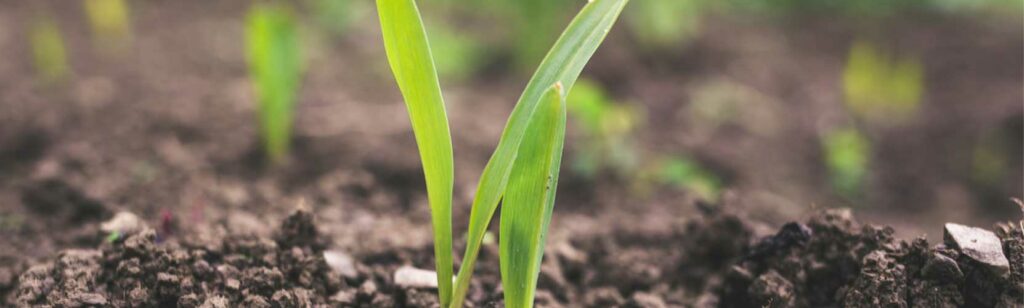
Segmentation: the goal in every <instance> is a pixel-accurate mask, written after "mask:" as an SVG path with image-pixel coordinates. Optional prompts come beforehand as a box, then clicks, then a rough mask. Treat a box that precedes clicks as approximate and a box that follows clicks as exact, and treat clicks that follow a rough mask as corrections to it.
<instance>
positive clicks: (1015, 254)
mask: <svg viewBox="0 0 1024 308" xmlns="http://www.w3.org/2000/svg"><path fill="white" fill-rule="evenodd" d="M698 207H699V208H700V213H701V217H697V218H695V219H692V220H689V221H686V222H681V223H680V224H679V225H677V227H676V228H674V229H673V230H672V231H670V232H665V233H656V232H655V233H652V232H629V231H626V232H612V233H611V234H613V235H612V236H589V237H582V238H577V239H574V240H571V241H566V242H559V243H553V245H551V246H550V247H548V251H547V254H546V256H545V259H544V263H543V266H542V269H541V274H540V280H539V290H538V293H537V305H538V306H539V307H1020V306H1021V305H1024V233H1022V229H1021V224H1024V221H1022V222H1017V223H1005V224H999V225H997V226H995V227H994V230H995V232H994V233H991V232H990V231H987V230H982V229H972V232H978V234H982V235H984V234H987V235H991V236H992V237H993V238H995V237H996V236H998V239H999V241H998V242H996V246H995V247H994V248H995V249H996V250H994V251H992V250H989V251H985V249H986V248H993V247H980V248H978V247H971V246H970V245H971V244H964V243H962V242H958V241H957V240H956V239H955V236H953V235H951V234H949V233H947V234H946V239H945V240H944V241H943V242H942V243H938V244H934V245H929V243H928V242H927V241H926V240H925V239H924V238H918V239H914V240H910V241H906V240H901V239H897V238H895V237H894V236H893V233H894V231H893V229H892V228H890V227H885V226H877V225H871V224H860V223H858V222H857V221H856V220H854V218H853V217H852V214H851V211H849V210H844V209H835V210H825V211H822V212H819V213H817V214H816V215H814V216H813V217H811V218H809V219H807V220H806V221H804V222H790V223H787V224H785V225H783V226H782V227H780V228H778V230H777V232H775V233H774V234H768V235H765V236H759V235H758V233H759V232H758V231H757V230H759V229H761V230H763V229H764V226H763V225H762V224H760V223H758V222H756V221H754V220H750V219H747V218H744V217H743V216H741V215H737V214H734V213H730V212H729V211H728V208H723V207H721V206H710V205H706V204H700V205H698ZM316 220H317V219H316V218H315V217H314V216H313V215H312V214H311V213H310V212H309V211H307V210H303V209H299V210H296V211H295V212H294V213H293V214H291V215H290V216H288V217H287V218H285V219H284V220H283V221H282V222H280V224H279V226H278V227H277V228H276V230H274V231H273V232H272V235H271V236H269V237H259V236H245V235H233V234H227V235H225V236H217V237H202V236H199V237H196V236H192V235H179V237H180V238H181V240H175V241H170V240H167V234H165V232H167V229H164V230H160V228H157V229H152V228H147V227H140V228H135V229H137V230H136V231H135V233H134V234H122V235H119V236H114V237H108V238H107V239H106V240H105V241H104V242H103V243H102V244H101V245H99V247H96V248H94V249H69V250H64V251H62V252H60V253H59V254H57V256H56V257H55V258H53V259H52V260H49V261H47V262H44V263H41V264H37V265H33V266H31V267H29V268H28V269H27V270H24V271H23V272H21V274H20V275H18V277H17V279H14V280H13V281H10V280H9V281H7V284H6V285H4V287H5V288H4V289H3V290H5V293H7V294H6V303H7V304H9V305H12V306H19V307H30V306H31V307H38V306H48V307H238V306H243V307H435V306H437V305H438V303H437V297H436V295H435V293H434V292H436V290H435V289H432V288H430V287H423V286H412V285H402V284H399V283H396V279H397V278H396V277H395V274H394V273H395V271H396V270H397V269H398V268H399V267H401V266H408V265H410V264H417V263H423V262H424V261H426V262H427V263H428V264H429V262H430V258H431V249H430V247H422V249H412V250H392V251H386V252H383V253H377V254H367V255H358V256H349V255H347V254H345V253H344V252H341V251H337V250H331V249H329V247H328V245H327V244H326V243H327V242H328V240H327V239H326V238H324V236H323V235H322V233H321V232H319V231H318V227H317V225H316ZM949 228H951V227H950V226H947V229H949ZM129 229H131V228H129ZM762 233H763V232H762ZM993 234H994V235H993ZM971 235H974V234H967V236H971ZM971 249H974V250H971ZM979 250H980V251H982V252H985V253H990V254H991V255H998V257H1002V258H1005V259H1002V262H1003V263H1001V265H1000V264H999V262H994V263H993V262H990V260H987V259H984V258H982V259H978V258H975V256H977V255H978V251H979ZM496 252H497V248H496V247H495V245H494V244H493V243H491V244H487V245H485V246H484V248H483V251H482V253H481V259H480V261H481V262H480V265H479V267H478V273H477V275H476V276H475V281H474V283H473V287H472V291H471V292H470V294H469V299H470V301H471V302H472V306H475V307H501V306H503V305H502V302H501V289H500V276H499V275H498V273H497V272H496V271H495V270H494V269H496V268H497V267H498V265H497V261H498V260H497V258H496ZM325 255H328V256H329V257H325ZM339 256H340V258H339ZM328 259H330V260H331V261H330V262H328ZM1007 259H1008V260H1009V261H1008V262H1007ZM12 271H13V269H12V265H11V264H10V263H5V265H4V272H2V273H3V274H4V275H11V273H12ZM8 279H9V277H8Z"/></svg>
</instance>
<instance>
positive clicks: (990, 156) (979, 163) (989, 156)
mask: <svg viewBox="0 0 1024 308" xmlns="http://www.w3.org/2000/svg"><path fill="white" fill-rule="evenodd" d="M1007 139H1008V138H1007V137H1006V136H1003V135H1002V134H1000V133H998V132H995V133H988V134H985V135H982V136H981V138H979V140H978V141H977V143H975V145H974V148H973V149H972V150H971V178H972V179H973V180H974V181H976V182H978V183H981V184H984V185H997V184H998V183H1000V181H1003V179H1005V178H1006V175H1007V172H1008V170H1010V169H1011V167H1010V160H1009V158H1008V157H1007V156H1010V155H1007V154H1006V153H1008V152H1010V150H1009V149H1010V148H1011V147H1010V145H1008V144H1007V143H1008V142H1006V140H1007Z"/></svg>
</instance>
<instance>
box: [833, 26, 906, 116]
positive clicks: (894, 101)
mask: <svg viewBox="0 0 1024 308" xmlns="http://www.w3.org/2000/svg"><path fill="white" fill-rule="evenodd" d="M923 90H924V72H923V68H922V67H921V63H920V62H919V61H918V60H917V59H915V58H910V57H904V58H900V57H893V56H890V55H887V54H886V53H884V52H882V51H881V50H879V49H878V48H877V47H875V46H874V45H872V44H871V43H868V42H866V41H857V42H854V44H853V47H852V48H850V53H849V58H847V61H846V66H845V67H844V68H843V94H844V99H845V100H844V102H845V103H846V107H847V108H848V109H849V110H850V111H851V112H852V113H853V115H854V116H856V117H858V118H859V119H862V120H866V121H872V122H901V121H905V120H906V119H908V118H910V117H912V116H914V114H916V113H917V110H918V109H919V107H920V105H921V95H922V92H923Z"/></svg>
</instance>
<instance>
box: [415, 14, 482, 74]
mask: <svg viewBox="0 0 1024 308" xmlns="http://www.w3.org/2000/svg"><path fill="white" fill-rule="evenodd" d="M427 33H429V34H430V37H431V38H433V39H432V41H433V43H432V44H430V45H431V53H432V54H433V55H434V56H435V59H436V63H435V64H436V66H437V73H438V74H439V75H440V76H441V78H442V79H448V80H453V81H462V80H465V79H467V78H469V77H471V76H472V74H473V73H475V71H476V70H477V69H478V68H479V67H480V64H481V63H482V62H483V56H484V49H483V46H482V45H481V44H480V42H478V41H476V40H474V39H473V38H472V37H468V36H465V35H460V34H459V33H457V32H456V31H455V29H453V28H452V27H450V26H445V27H431V28H430V29H427Z"/></svg>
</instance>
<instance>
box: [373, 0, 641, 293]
mask: <svg viewBox="0 0 1024 308" xmlns="http://www.w3.org/2000/svg"><path fill="white" fill-rule="evenodd" d="M626 2H627V0H595V1H592V2H590V3H588V4H587V5H586V6H584V7H583V9H582V10H581V11H580V13H579V14H578V15H577V16H576V18H574V19H573V21H572V22H571V23H570V24H569V26H568V28H567V29H566V30H565V31H564V32H563V33H562V36H561V37H560V38H559V39H558V41H557V42H556V43H555V45H554V47H552V48H551V50H550V51H549V52H548V55H547V56H546V57H545V58H544V60H543V61H542V62H541V65H540V67H539V68H538V69H537V72H536V73H535V74H534V76H533V78H531V79H530V81H529V83H528V84H527V86H526V89H525V90H524V92H523V94H522V96H521V97H520V98H519V100H518V102H517V103H516V105H515V107H514V108H513V110H512V114H511V115H510V116H509V119H508V122H507V124H506V126H505V130H504V131H503V132H502V136H501V139H500V141H499V142H498V146H497V148H496V149H495V151H494V153H493V154H492V156H491V159H490V161H489V162H488V163H487V165H486V166H485V167H484V171H483V173H482V175H481V176H480V183H479V185H478V186H477V193H476V195H475V197H474V200H473V206H472V210H471V212H470V222H469V230H468V235H467V243H466V251H465V255H464V256H463V258H462V266H461V267H460V269H459V273H458V275H457V276H456V281H455V283H454V285H453V284H452V268H453V263H452V256H451V242H452V233H451V219H452V218H451V200H452V197H451V195H452V186H453V184H452V182H453V176H452V174H453V173H454V170H453V169H454V166H453V163H452V161H453V158H452V150H451V136H450V134H449V129H448V121H447V115H446V111H445V108H444V101H443V99H442V96H441V90H440V85H439V82H438V80H437V70H436V68H435V66H434V60H433V56H432V54H431V50H430V47H429V46H430V45H429V43H428V42H427V34H426V33H427V31H426V30H425V29H424V26H423V21H422V19H421V17H420V13H419V10H418V8H417V7H416V3H415V2H414V0H377V8H378V13H379V15H380V22H381V32H382V34H383V37H384V47H385V50H386V52H387V57H388V62H389V63H390V64H391V69H392V72H393V73H394V76H395V81H396V82H397V83H398V87H399V89H400V90H401V92H402V96H403V97H404V99H405V103H406V107H407V109H408V111H409V117H410V120H411V122H412V127H413V133H414V135H415V137H416V143H417V145H418V147H419V151H420V159H421V160H422V163H423V172H424V176H425V178H426V183H427V198H428V200H429V202H430V207H431V215H432V219H431V221H432V223H433V229H434V245H435V247H434V253H435V261H436V266H437V272H438V277H437V278H438V293H439V298H440V302H441V306H442V307H446V308H447V307H462V304H463V302H464V300H465V296H466V292H467V291H468V290H469V282H470V279H471V278H472V273H473V268H474V265H475V263H476V258H477V255H478V253H479V249H480V245H481V242H482V241H483V239H484V237H485V235H486V233H487V227H488V224H489V223H490V220H491V218H492V217H493V216H494V213H495V211H496V210H497V208H498V202H499V201H501V200H502V198H503V197H504V198H505V200H504V206H503V210H502V211H503V213H502V216H501V223H502V228H501V229H502V230H501V231H507V232H509V233H508V234H506V233H502V234H501V239H500V240H499V245H500V247H501V249H500V250H501V251H502V252H503V253H501V254H500V256H499V257H500V261H501V263H502V265H501V267H502V280H503V281H505V282H507V283H506V284H504V288H505V295H506V298H505V300H506V305H508V306H509V307H531V306H532V305H533V294H534V291H535V288H536V280H537V275H538V274H539V264H540V262H541V260H542V257H543V251H544V249H543V245H544V235H545V234H546V231H547V226H548V224H549V222H550V218H551V209H552V208H553V205H554V199H555V187H556V186H557V184H558V168H559V166H560V163H561V150H562V144H563V141H564V125H565V124H564V123H565V120H564V118H565V93H566V92H567V90H568V89H571V88H572V86H573V84H574V83H575V81H576V78H577V77H578V76H579V74H580V72H581V71H582V70H583V66H584V65H586V63H587V62H588V60H589V59H590V57H591V56H592V55H593V53H594V52H595V51H596V50H597V47H598V46H599V45H600V43H601V42H602V41H603V40H604V37H605V36H606V35H607V34H608V31H609V30H610V29H611V27H612V25H613V24H614V23H615V20H616V19H618V16H619V13H621V12H622V8H623V7H624V6H625V4H626ZM504 208H507V209H504Z"/></svg>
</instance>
